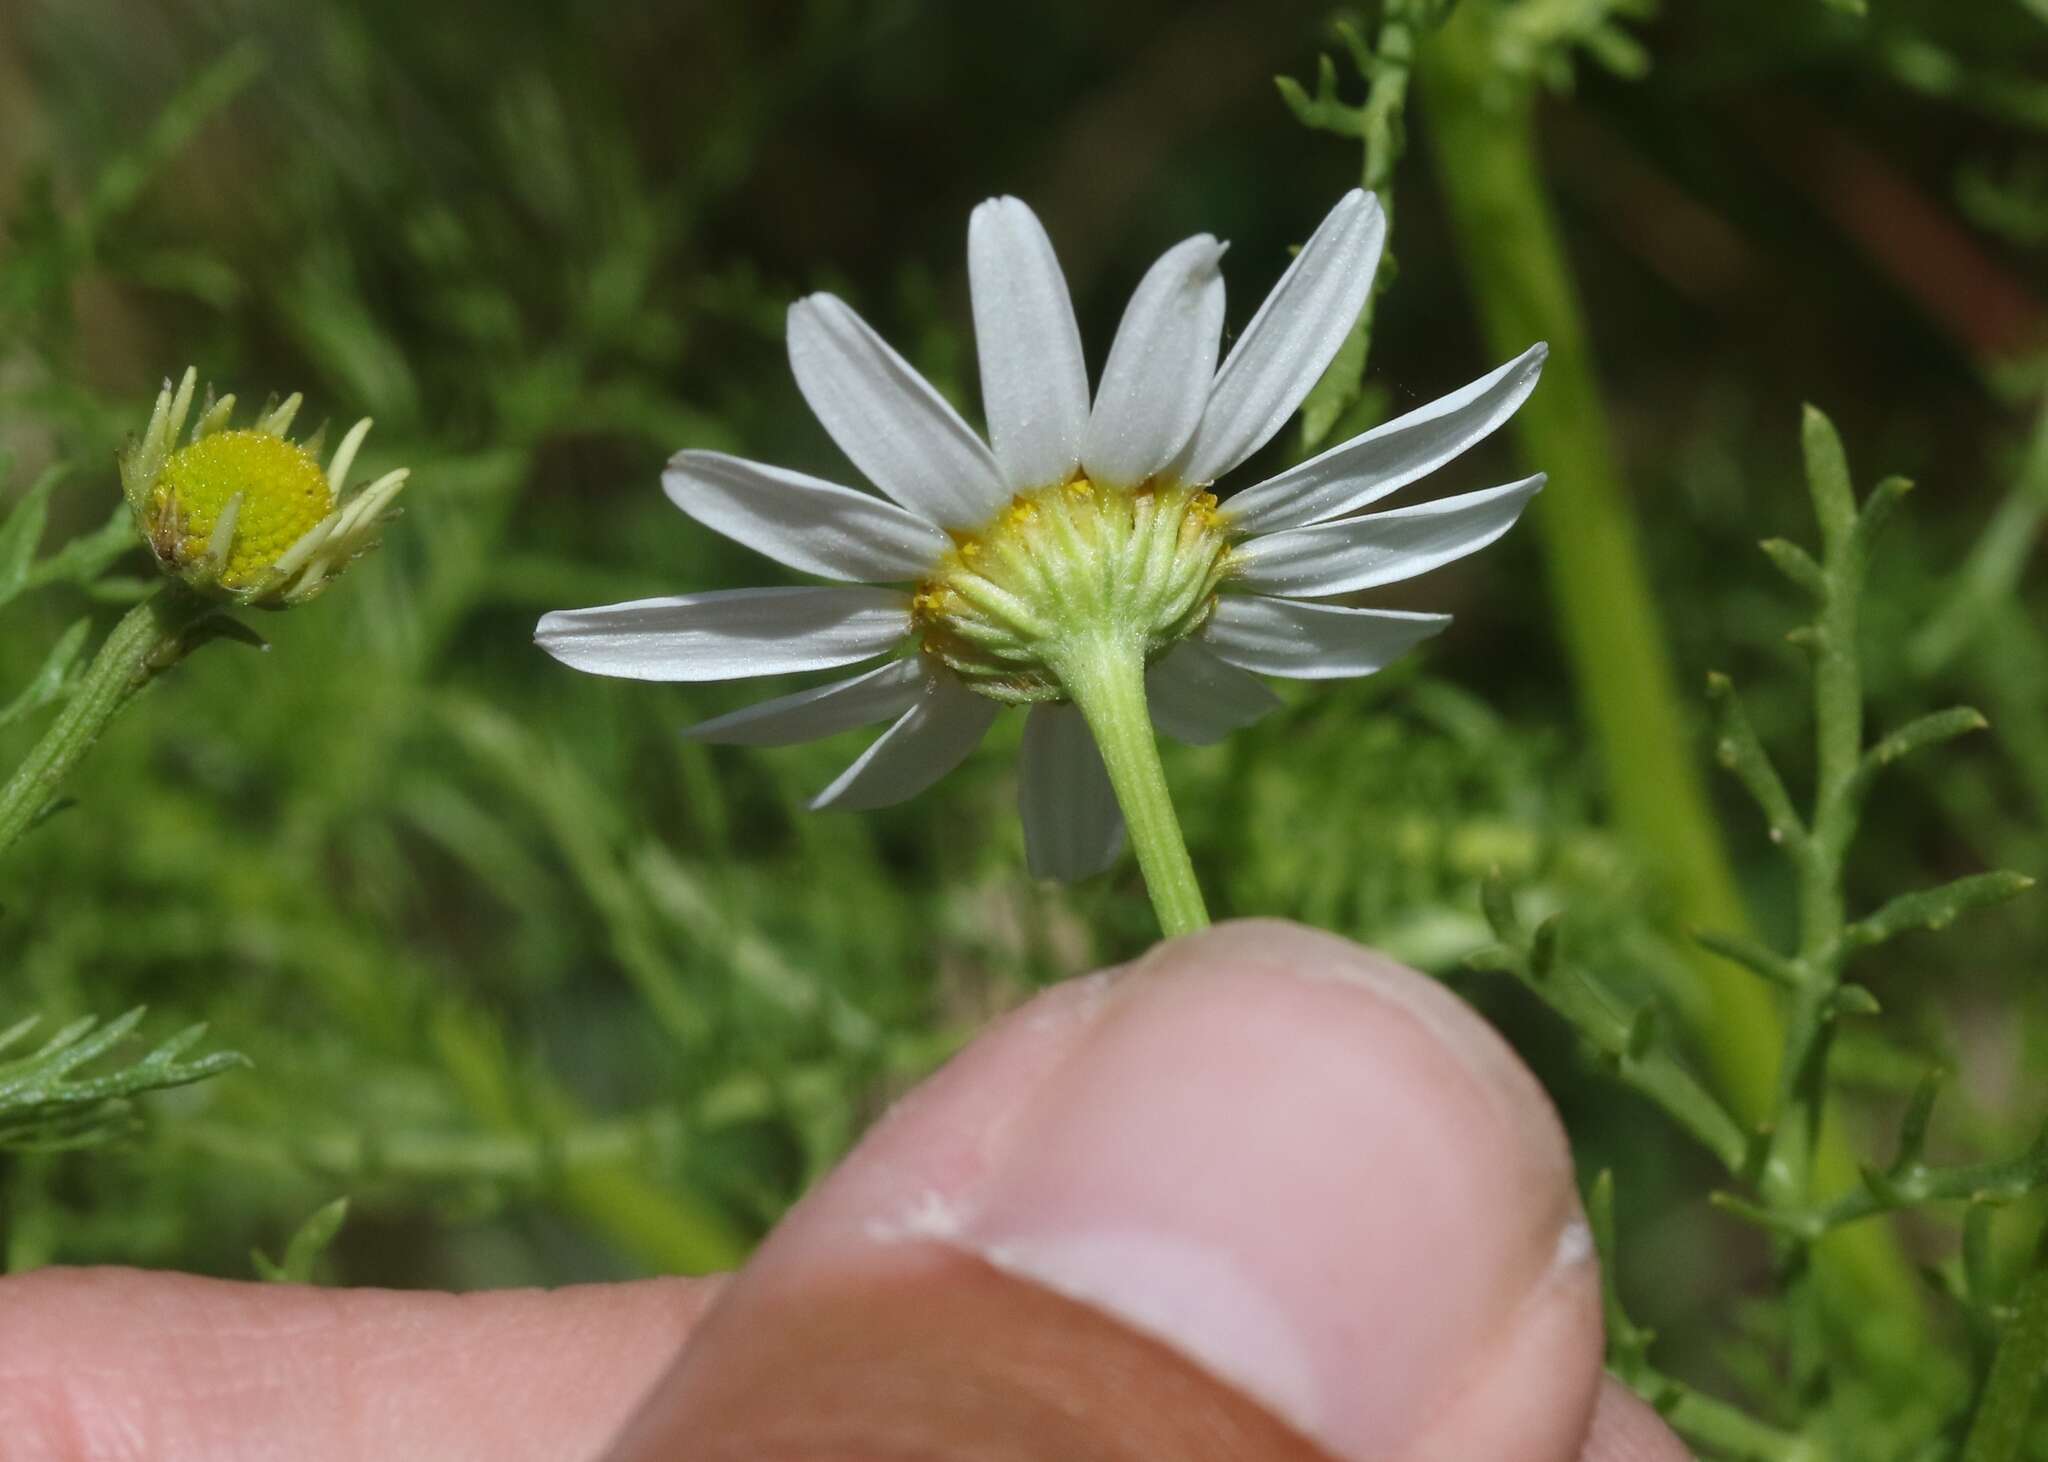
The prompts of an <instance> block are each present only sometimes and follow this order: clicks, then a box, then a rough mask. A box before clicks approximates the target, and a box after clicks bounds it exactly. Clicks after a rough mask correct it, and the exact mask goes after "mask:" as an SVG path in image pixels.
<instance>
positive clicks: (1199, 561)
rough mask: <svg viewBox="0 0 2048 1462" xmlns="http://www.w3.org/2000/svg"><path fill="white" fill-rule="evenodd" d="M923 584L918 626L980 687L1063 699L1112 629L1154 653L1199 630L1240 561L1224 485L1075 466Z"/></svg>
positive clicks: (959, 540) (968, 542)
mask: <svg viewBox="0 0 2048 1462" xmlns="http://www.w3.org/2000/svg"><path fill="white" fill-rule="evenodd" d="M953 545H954V546H953V550H952V551H951V552H950V553H948V554H946V555H944V556H943V557H942V558H941V559H940V560H939V562H938V563H936V564H935V565H934V566H933V571H932V573H931V575H930V577H928V578H926V579H925V580H924V581H923V582H922V583H920V584H918V585H917V586H916V587H915V588H914V589H913V590H912V591H911V600H910V611H911V620H912V624H913V628H914V633H915V634H916V635H917V637H918V642H919V644H920V645H922V647H923V649H924V651H925V653H926V654H928V655H931V656H934V657H935V658H937V659H939V660H941V661H943V662H944V663H945V664H946V665H947V666H949V667H950V668H951V669H952V670H953V671H954V672H955V673H956V674H958V675H959V676H960V677H961V678H962V679H963V680H965V681H966V682H967V685H968V687H969V688H970V689H972V690H975V691H978V692H980V693H981V694H983V695H986V696H989V697H990V698H992V699H995V700H1001V701H1041V700H1058V699H1062V698H1064V696H1065V694H1066V692H1065V689H1064V686H1063V683H1062V680H1061V671H1060V668H1059V667H1060V665H1061V663H1063V660H1064V657H1065V656H1066V655H1067V654H1068V653H1069V652H1070V650H1071V647H1072V646H1073V645H1075V644H1076V643H1079V642H1080V641H1082V640H1086V639H1091V638H1100V637H1103V636H1109V637H1111V638H1114V639H1117V640H1119V641H1120V642H1123V643H1127V644H1130V645H1133V646H1135V647H1136V648H1137V650H1138V652H1139V653H1140V654H1141V655H1142V656H1143V657H1144V658H1145V659H1147V660H1148V661H1149V660H1152V659H1155V658H1157V657H1158V656H1159V655H1162V654H1164V653H1165V652H1166V651H1167V650H1168V649H1169V648H1171V647H1172V645H1173V644H1174V643H1175V642H1177V641H1179V640H1181V639H1183V638H1185V637H1186V636H1187V635H1189V634H1191V633H1193V632H1194V631H1195V630H1197V629H1199V628H1200V627H1201V625H1202V624H1203V622H1204V621H1205V620H1206V619H1207V618H1208V615H1209V612H1210V610H1211V609H1212V608H1213V602H1214V596H1215V591H1216V588H1217V585H1218V583H1219V582H1220V581H1221V579H1222V578H1223V576H1224V574H1225V573H1226V572H1227V570H1228V561H1227V549H1228V536H1227V534H1226V533H1225V532H1224V530H1223V526H1222V521H1221V516H1220V514H1219V512H1218V510H1217V507H1216V497H1215V495H1214V494H1213V493H1208V492H1203V491H1200V490H1198V489H1194V488H1190V487H1187V486H1184V485H1182V484H1179V483H1173V482H1158V483H1147V484H1144V485H1142V486H1140V487H1138V488H1136V489H1125V488H1121V487H1116V486H1104V485H1102V484H1098V483H1095V482H1093V481H1091V480H1089V479H1088V478H1086V477H1075V478H1072V479H1070V480H1068V481H1065V482H1061V483H1058V484H1056V485H1054V486H1050V487H1045V488H1041V489H1039V490H1037V491H1035V492H1030V493H1023V494H1019V495H1018V496H1017V497H1015V498H1013V499H1012V500H1011V501H1010V502H1009V504H1008V505H1007V506H1005V507H1004V508H1003V509H1002V511H1000V512H999V513H997V514H996V515H995V517H994V519H993V520H992V521H991V522H989V523H988V524H986V525H985V526H983V527H982V528H981V529H979V530H978V531H976V532H974V533H957V532H956V533H955V534H954V535H953Z"/></svg>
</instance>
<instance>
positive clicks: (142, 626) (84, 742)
mask: <svg viewBox="0 0 2048 1462" xmlns="http://www.w3.org/2000/svg"><path fill="white" fill-rule="evenodd" d="M203 608H204V606H203V605H201V604H199V603H198V602H197V601H195V600H194V599H193V598H192V597H191V596H190V595H188V594H186V593H185V592H184V591H183V590H181V589H177V588H174V587H169V586H166V587H164V588H160V589H158V590H157V592H156V593H154V594H152V595H150V596H149V598H147V599H145V600H143V601H142V602H141V603H140V604H138V605H136V606H135V607H134V608H133V609H131V610H129V611H128V613H127V614H125V615H124V616H122V618H121V622H120V623H119V624H116V625H115V626H114V628H113V630H112V632H110V633H109V634H108V635H107V638H106V642H105V643H104V644H102V645H101V646H100V650H99V653H98V654H97V655H95V656H94V657H93V661H92V664H91V665H90V666H88V667H87V669H86V672H85V675H84V676H83V678H81V679H80V680H79V682H78V685H77V687H76V688H75V689H74V690H73V691H72V693H71V698H70V699H69V700H67V701H66V702H65V703H64V709H63V710H62V711H61V712H60V713H59V714H58V716H57V719H56V720H55V721H54V722H52V723H51V726H50V729H49V730H48V731H46V732H44V733H43V739H42V740H41V741H39V742H37V743H36V745H35V749H34V750H33V751H31V752H29V754H28V759H27V760H26V761H24V762H23V763H22V764H21V765H20V766H19V767H18V768H16V769H15V772H14V775H13V776H12V777H10V778H8V781H7V786H6V787H5V788H4V789H0V852H5V851H6V850H7V849H8V848H9V847H11V846H13V844H14V842H15V840H16V839H17V838H19V837H20V836H21V835H22V834H23V833H25V832H27V831H28V830H29V828H30V827H32V826H33V825H34V824H35V821H36V819H37V818H38V817H40V816H41V815H42V813H43V810H44V809H45V808H47V807H48V806H49V805H50V803H51V802H52V801H54V800H55V798H56V795H57V789H58V787H60V786H61V785H62V784H63V782H64V779H65V778H66V777H67V776H69V775H70V774H71V771H72V768H74V767H76V766H77V765H78V763H79V761H80V760H81V759H83V758H84V756H85V754H86V753H87V752H88V751H90V750H92V747H93V743H94V742H96V741H98V740H99V738H100V733H101V732H102V731H104V730H105V729H106V727H107V723H108V722H109V721H111V720H113V718H114V716H115V715H116V714H117V713H118V712H119V711H120V709H121V708H122V707H123V706H125V705H127V704H128V700H129V698H130V697H131V696H133V695H134V694H135V692H136V691H138V690H140V689H142V687H143V686H144V685H145V684H147V683H148V681H149V678H150V676H152V675H154V674H155V673H156V672H157V670H159V669H161V668H162V667H163V664H164V663H165V662H166V661H167V660H168V659H170V658H172V657H173V656H175V654H176V653H177V649H178V644H179V641H180V640H181V639H182V638H183V637H184V634H185V631H186V630H187V629H189V628H190V627H191V624H192V621H193V620H194V618H196V617H197V613H198V612H199V611H200V610H203Z"/></svg>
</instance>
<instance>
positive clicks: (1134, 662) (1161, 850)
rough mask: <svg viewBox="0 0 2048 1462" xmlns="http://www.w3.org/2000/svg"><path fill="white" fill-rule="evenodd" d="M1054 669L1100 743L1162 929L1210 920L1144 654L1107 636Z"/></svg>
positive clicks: (1188, 929)
mask: <svg viewBox="0 0 2048 1462" xmlns="http://www.w3.org/2000/svg"><path fill="white" fill-rule="evenodd" d="M1057 669H1058V671H1059V677H1060V683H1061V684H1062V685H1064V686H1066V688H1067V691H1068V693H1069V694H1070V695H1072V696H1073V698H1074V704H1075V705H1076V706H1078V707H1079V708H1080V711H1081V714H1082V716H1083V717H1085V718H1086V720H1087V722H1088V729H1089V730H1090V731H1092V732H1093V733H1094V734H1095V744H1096V745H1097V746H1098V747H1100V748H1101V750H1102V764H1103V765H1104V766H1105V767H1107V768H1108V770H1109V784H1110V786H1111V787H1113V788H1114V789H1115V791H1116V801H1117V806H1119V807H1121V808H1122V809H1123V814H1124V823H1125V825H1126V826H1127V827H1128V828H1129V830H1130V838H1131V847H1132V848H1133V849H1134V850H1135V851H1136V853H1137V855H1138V867H1139V868H1140V869H1142V870H1143V871H1144V874H1145V890H1146V892H1147V893H1149V894H1150V895H1151V896H1152V908H1153V910H1154V911H1155V912H1156V913H1157V914H1158V915H1159V930H1160V932H1161V933H1162V934H1165V935H1166V936H1167V937H1168V938H1172V937H1173V936H1174V935H1176V934H1188V933H1192V932H1193V931H1194V930H1197V929H1203V928H1206V927H1208V923H1209V910H1208V908H1207V906H1206V905H1204V903H1203V902H1202V889H1201V885H1200V884H1198V883H1197V882H1196V881H1195V865H1194V864H1193V863H1192V862H1191V861H1190V860H1189V858H1188V845H1187V840H1186V839H1185V838H1183V837H1182V836H1181V831H1180V819H1179V818H1178V817H1176V816H1175V815H1174V811H1173V797H1172V795H1171V794H1170V793H1169V792H1168V791H1167V788H1166V769H1165V768H1164V767H1162V766H1161V765H1160V764H1159V741H1158V738H1157V737H1156V736H1155V735H1154V734H1153V731H1152V714H1151V712H1150V711H1149V710H1147V709H1146V706H1145V662H1144V659H1143V657H1142V656H1141V655H1140V654H1139V652H1138V649H1137V647H1136V646H1135V645H1133V644H1129V643H1126V642H1125V641H1124V639H1123V637H1121V636H1115V635H1103V636H1101V637H1100V638H1098V639H1093V640H1090V641H1088V642H1086V643H1083V644H1080V645H1077V646H1075V647H1074V648H1073V650H1072V652H1071V653H1070V654H1068V655H1066V656H1065V657H1063V659H1062V663H1061V664H1060V665H1059V666H1058V667H1057Z"/></svg>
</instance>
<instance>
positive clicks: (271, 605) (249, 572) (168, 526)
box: [121, 370, 407, 609]
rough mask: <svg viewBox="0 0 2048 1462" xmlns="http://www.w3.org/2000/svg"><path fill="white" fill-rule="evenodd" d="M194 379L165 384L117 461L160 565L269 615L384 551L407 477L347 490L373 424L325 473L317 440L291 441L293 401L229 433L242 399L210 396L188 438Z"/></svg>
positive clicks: (344, 446)
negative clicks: (382, 535) (382, 531)
mask: <svg viewBox="0 0 2048 1462" xmlns="http://www.w3.org/2000/svg"><path fill="white" fill-rule="evenodd" d="M197 383H198V374H197V372H196V371H192V370H187V371H186V372H185V375H184V377H183V379H182V380H180V381H179V382H178V384H177V385H176V387H173V386H172V385H171V383H170V382H169V381H166V382H165V383H164V387H163V390H162V391H160V392H159V393H158V394H157V398H156V409H155V410H154V411H152V412H151V413H150V418H149V425H148V427H147V428H145V429H144V431H143V434H142V436H141V438H140V439H139V440H136V441H133V442H130V443H129V445H128V447H127V449H126V450H124V451H123V452H122V454H121V489H122V492H123V493H124V494H125V495H126V496H127V499H128V506H129V508H130V510H131V511H133V513H134V514H135V523H136V527H137V529H138V530H139V531H140V532H141V534H142V537H143V541H144V542H146V543H147V544H148V545H149V548H150V552H151V553H153V554H155V555H156V561H157V565H158V567H160V568H161V569H162V570H163V571H164V572H165V573H167V574H170V575H172V576H173V577H175V578H177V579H178V580H180V581H181V582H183V583H184V584H185V585H186V586H187V587H189V588H192V589H195V590H197V591H199V592H200V593H202V594H206V595H208V596H211V597H214V598H219V599H224V600H227V601H229V602H232V603H235V604H241V605H250V606H257V607H261V608H266V609H281V608H285V607H288V606H290V605H293V604H300V603H303V602H305V601H306V600H308V599H310V598H312V597H313V596H314V595H315V594H318V593H319V592H320V591H321V590H323V589H325V588H326V587H327V585H328V583H329V582H331V581H332V579H333V577H334V576H335V575H336V574H338V573H339V572H340V571H341V570H342V569H344V568H346V567H347V566H348V565H349V564H350V563H351V562H352V561H353V560H355V559H357V558H359V557H361V556H362V555H363V554H365V553H367V552H369V551H370V550H371V549H372V548H375V547H376V546H377V532H378V529H379V528H380V527H381V526H382V524H383V522H384V520H385V519H386V518H387V517H389V516H390V513H389V511H388V509H389V508H390V505H391V501H392V499H393V498H395V497H396V496H397V495H398V492H399V490H400V489H401V488H403V487H404V486H405V481H406V476H407V473H406V469H404V468H399V469H397V470H396V471H392V472H387V473H385V474H384V475H383V476H382V477H379V478H377V479H376V480H375V481H373V482H371V483H369V484H368V485H366V486H364V487H361V488H359V489H357V490H355V491H353V492H350V491H348V490H347V479H348V472H349V469H350V468H351V467H352V466H353V465H354V464H355V457H356V452H357V451H358V449H360V448H361V446H362V444H363V438H364V437H365V436H367V435H368V434H369V431H370V423H369V421H368V420H367V419H365V420H362V421H359V422H357V423H356V424H355V426H354V427H352V428H350V430H349V432H348V434H347V435H346V436H345V437H343V438H342V441H341V445H340V446H339V447H338V448H337V449H336V450H335V453H334V456H333V458H332V459H331V460H330V461H329V462H328V464H327V466H326V467H325V468H323V467H322V466H321V465H320V460H319V449H320V436H321V433H318V432H316V433H315V434H314V436H313V438H312V440H310V441H309V442H306V443H300V442H296V441H293V440H292V439H291V438H290V437H289V436H287V435H286V433H287V432H289V431H290V430H291V424H292V419H293V417H295V416H296V415H297V414H298V409H299V405H300V400H301V398H300V397H299V396H297V395H293V396H290V397H288V398H287V399H286V400H284V401H283V402H281V403H276V404H273V405H271V406H269V407H267V408H265V410H264V412H263V414H262V415H261V416H260V417H259V418H258V419H257V421H256V423H255V425H253V426H250V427H240V428H231V427H230V426H229V425H228V423H229V419H230V418H231V416H232V415H233V413H234V406H235V398H234V397H233V396H222V397H220V398H219V399H217V400H216V399H215V398H214V397H213V393H212V391H211V390H210V389H209V391H208V392H207V399H206V402H205V405H204V406H203V408H202V409H201V411H200V413H199V418H198V420H197V421H196V422H194V423H193V424H192V428H191V431H190V433H189V434H187V432H186V429H185V424H186V421H187V419H188V418H189V417H190V416H191V413H192V404H193V400H192V398H193V394H194V389H195V387H196V385H197ZM181 437H182V438H184V440H183V442H182V444H181V442H180V438H181Z"/></svg>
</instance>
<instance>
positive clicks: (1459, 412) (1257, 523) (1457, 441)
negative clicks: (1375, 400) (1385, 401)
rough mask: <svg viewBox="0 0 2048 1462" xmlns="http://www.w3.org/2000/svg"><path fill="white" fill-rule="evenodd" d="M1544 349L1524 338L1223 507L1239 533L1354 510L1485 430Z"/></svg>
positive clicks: (1533, 375) (1513, 403) (1516, 396)
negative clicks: (1492, 366) (1503, 357)
mask: <svg viewBox="0 0 2048 1462" xmlns="http://www.w3.org/2000/svg"><path fill="white" fill-rule="evenodd" d="M1549 353H1550V347H1549V346H1547V345H1532V346H1530V347H1529V348H1528V349H1527V350H1525V351H1523V352H1522V353H1521V354H1520V355H1518V356H1516V357H1515V358H1514V359H1513V360H1511V361H1509V362H1508V363H1507V364H1506V365H1504V366H1502V367H1501V368H1500V369H1499V370H1496V371H1493V372H1491V373H1490V374H1487V375H1484V376H1481V377H1480V378H1479V379H1478V380H1476V381H1474V382H1472V384H1471V385H1469V386H1465V387H1463V388H1462V389H1460V390H1456V391H1453V392H1451V394H1450V395H1448V396H1443V397H1439V398H1438V399H1437V400H1435V401H1432V402H1430V403H1429V404H1428V405H1427V406H1419V407H1417V408H1416V409H1415V410H1413V411H1411V412H1409V413H1408V414H1407V415H1406V416H1397V417H1395V418H1394V419H1393V420H1392V421H1389V422H1383V423H1382V424H1380V425H1379V426H1376V427H1374V428H1373V429H1372V430H1371V431H1369V432H1366V433H1364V434H1363V435H1360V436H1355V437H1353V438H1352V439H1351V440H1350V441H1348V442H1342V443H1340V444H1338V445H1337V446H1334V447H1332V448H1331V449H1330V450H1329V451H1327V452H1324V453H1322V454H1320V455H1319V456H1315V457H1311V458H1310V459H1309V460H1308V461H1306V462H1303V463H1302V464H1301V465H1300V466H1298V467H1290V468H1288V469H1287V470H1286V471H1285V472H1282V473H1281V474H1280V475H1279V476H1277V477H1269V478H1267V479H1266V480H1265V481H1264V482H1261V483H1259V484H1258V485H1257V486H1254V487H1248V488H1246V489H1245V490H1244V491H1243V492H1239V493H1234V494H1232V495H1231V497H1230V499H1229V501H1228V502H1226V503H1225V504H1224V508H1225V510H1226V511H1227V512H1228V513H1229V514H1230V516H1231V518H1232V520H1233V521H1234V523H1235V525H1236V527H1237V530H1238V531H1239V532H1241V533H1274V532H1278V531H1279V530H1280V529H1282V528H1299V527H1301V526H1302V525H1303V524H1304V523H1320V522H1323V521H1324V520H1325V519H1329V518H1337V517H1341V516H1343V515H1344V514H1345V513H1355V512H1357V511H1358V510H1359V509H1360V508H1362V507H1365V506H1366V505H1367V504H1368V503H1373V502H1377V501H1378V500H1379V499H1381V498H1383V497H1385V496H1386V495H1387V494H1388V493H1390V492H1393V491H1395V490H1396V489H1397V488H1402V487H1406V486H1407V485H1408V484H1409V483H1411V482H1413V481H1415V480H1416V479H1417V478H1419V477H1424V476H1427V475H1428V474H1429V473H1431V472H1434V471H1436V469H1437V468H1439V467H1441V466H1443V465H1444V463H1446V462H1448V461H1450V460H1451V459H1452V458H1453V457H1456V456H1457V455H1458V454H1459V453H1460V452H1463V451H1464V450H1465V449H1466V448H1468V447H1470V446H1471V445H1472V444H1473V443H1475V442H1479V441H1483V440H1484V439H1485V438H1486V437H1488V436H1490V435H1491V434H1492V433H1493V431H1494V430H1495V428H1497V427H1499V426H1500V424H1501V423H1502V422H1504V421H1506V420H1507V419H1508V418H1509V417H1510V416H1513V415H1514V414H1515V409H1516V408H1517V407H1519V406H1520V405H1521V404H1522V402H1523V401H1524V400H1525V399H1526V398H1527V397H1528V395H1529V393H1530V392H1531V391H1533V390H1535V389H1536V380H1537V378H1538V377H1539V376H1541V375H1542V374H1543V361H1544V358H1545V357H1546V356H1547V355H1549Z"/></svg>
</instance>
